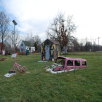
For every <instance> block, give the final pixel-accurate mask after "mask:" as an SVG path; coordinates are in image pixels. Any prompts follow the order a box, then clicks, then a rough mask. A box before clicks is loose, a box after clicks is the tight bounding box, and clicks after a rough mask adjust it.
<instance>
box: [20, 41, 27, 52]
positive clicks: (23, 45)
mask: <svg viewBox="0 0 102 102" xmlns="http://www.w3.org/2000/svg"><path fill="white" fill-rule="evenodd" d="M19 48H20V52H25V51H26V45H25V43H24V41H22V42H21V44H20V46H19Z"/></svg>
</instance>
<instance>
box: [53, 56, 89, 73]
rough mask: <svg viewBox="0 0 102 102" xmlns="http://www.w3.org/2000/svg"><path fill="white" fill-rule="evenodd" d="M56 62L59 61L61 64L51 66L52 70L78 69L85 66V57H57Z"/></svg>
mask: <svg viewBox="0 0 102 102" xmlns="http://www.w3.org/2000/svg"><path fill="white" fill-rule="evenodd" d="M57 63H60V64H61V65H60V66H56V67H55V68H53V71H62V70H71V69H80V68H86V67H87V61H86V59H82V58H70V57H58V58H57Z"/></svg>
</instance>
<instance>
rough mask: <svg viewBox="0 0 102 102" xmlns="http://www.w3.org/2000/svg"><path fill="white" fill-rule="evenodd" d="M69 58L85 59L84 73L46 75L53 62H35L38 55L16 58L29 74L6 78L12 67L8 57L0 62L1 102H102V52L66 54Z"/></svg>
mask: <svg viewBox="0 0 102 102" xmlns="http://www.w3.org/2000/svg"><path fill="white" fill-rule="evenodd" d="M64 56H69V57H79V58H85V59H87V61H88V66H87V68H86V69H80V70H77V71H75V73H74V72H67V73H61V74H51V73H48V72H46V71H45V69H44V68H45V66H46V65H50V64H51V63H53V62H43V63H42V62H41V63H39V62H37V61H39V60H40V55H39V54H33V55H28V56H25V55H19V56H17V62H18V63H20V64H21V65H25V66H27V68H28V71H29V72H30V73H25V74H21V73H17V74H16V75H15V76H12V77H10V78H5V77H4V74H6V73H7V72H8V71H9V70H10V68H12V65H13V59H12V58H11V56H0V57H5V58H7V60H5V61H0V102H102V52H96V53H91V52H90V53H86V52H84V53H69V54H68V55H64Z"/></svg>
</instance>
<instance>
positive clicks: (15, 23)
mask: <svg viewBox="0 0 102 102" xmlns="http://www.w3.org/2000/svg"><path fill="white" fill-rule="evenodd" d="M12 22H13V24H14V32H13V45H14V51H15V47H16V45H15V26H16V25H17V22H16V21H15V20H13V21H12Z"/></svg>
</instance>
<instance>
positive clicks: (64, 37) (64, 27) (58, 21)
mask: <svg viewBox="0 0 102 102" xmlns="http://www.w3.org/2000/svg"><path fill="white" fill-rule="evenodd" d="M75 30H76V25H75V24H74V23H73V22H72V17H71V16H69V17H68V18H67V20H65V19H64V15H63V14H60V15H58V16H57V17H56V18H55V19H54V21H53V23H52V24H51V25H50V27H49V28H48V31H47V35H48V37H49V38H51V39H55V40H58V41H59V43H60V46H61V49H63V48H65V49H66V47H67V44H68V42H69V39H70V35H71V33H73V32H74V31H75Z"/></svg>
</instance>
